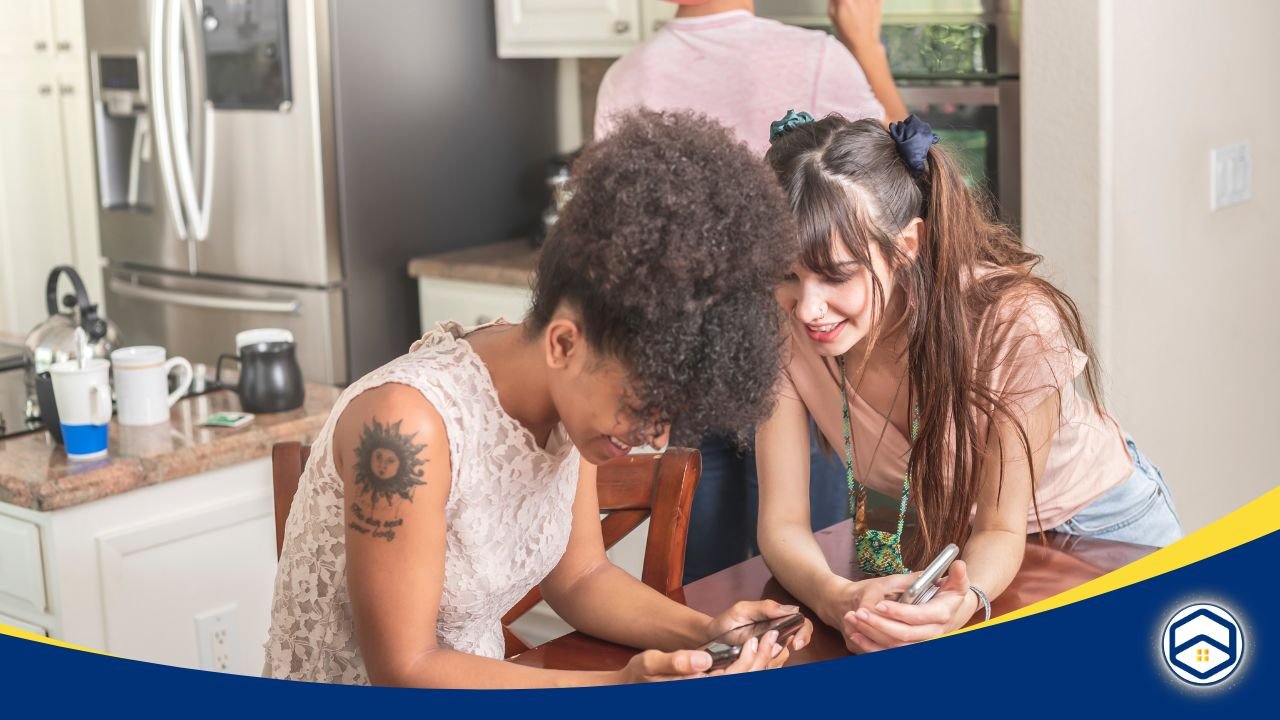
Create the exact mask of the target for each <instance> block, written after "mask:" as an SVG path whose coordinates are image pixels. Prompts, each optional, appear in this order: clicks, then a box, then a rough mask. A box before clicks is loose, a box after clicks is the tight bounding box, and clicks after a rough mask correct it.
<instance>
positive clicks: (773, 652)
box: [770, 645, 782, 657]
mask: <svg viewBox="0 0 1280 720" xmlns="http://www.w3.org/2000/svg"><path fill="white" fill-rule="evenodd" d="M770 653H771V655H772V656H773V657H778V656H779V655H781V654H782V646H781V645H774V646H773V650H771V651H770Z"/></svg>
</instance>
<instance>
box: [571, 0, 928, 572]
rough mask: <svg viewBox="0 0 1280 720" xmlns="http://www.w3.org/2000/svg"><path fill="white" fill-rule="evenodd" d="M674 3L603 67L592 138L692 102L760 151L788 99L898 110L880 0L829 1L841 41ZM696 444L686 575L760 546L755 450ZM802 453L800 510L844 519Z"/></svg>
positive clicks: (818, 454) (887, 118)
mask: <svg viewBox="0 0 1280 720" xmlns="http://www.w3.org/2000/svg"><path fill="white" fill-rule="evenodd" d="M672 1H673V2H676V4H678V5H680V8H679V10H678V11H677V12H676V17H675V19H674V20H672V21H671V22H670V23H668V24H667V25H666V26H665V27H664V28H663V29H662V30H661V31H660V32H658V33H657V34H656V35H655V36H654V37H652V38H650V39H649V40H648V41H647V42H645V43H643V44H641V45H640V46H639V47H637V48H635V49H634V50H632V51H631V52H629V53H627V54H626V55H624V56H623V57H622V58H620V59H619V60H618V61H617V62H616V63H614V64H613V65H612V66H611V67H610V68H609V70H608V72H607V73H606V74H605V76H604V79H603V81H602V82H601V85H600V91H599V94H598V96H597V99H596V114H595V128H594V130H595V138H596V139H597V140H598V139H600V138H603V137H605V136H607V135H609V134H610V133H611V132H612V131H613V129H614V123H615V119H616V118H618V117H620V116H621V114H622V113H624V112H625V111H627V110H629V109H634V108H636V107H645V108H649V109H653V110H693V111H695V112H699V113H703V114H705V115H707V116H709V117H711V118H713V119H715V120H718V121H719V122H721V123H723V124H724V125H725V126H727V127H728V128H730V129H731V130H733V131H734V132H735V133H736V135H737V137H738V138H739V139H740V140H742V141H743V142H745V143H746V144H747V146H748V147H749V148H750V149H751V150H752V152H754V153H755V154H756V155H758V156H761V157H763V155H764V153H765V150H767V149H768V147H769V124H770V122H771V121H773V120H775V119H777V118H778V117H780V116H781V115H782V113H784V112H786V111H787V110H788V109H791V108H808V109H810V111H811V112H813V113H814V114H815V116H817V117H823V116H825V115H827V114H830V113H838V114H840V115H842V116H844V117H845V118H848V119H850V120H856V119H859V118H866V117H872V118H877V119H879V120H881V121H882V122H885V123H888V122H892V121H895V120H900V119H902V118H904V117H906V115H907V110H906V106H905V105H904V104H903V102H902V98H901V97H900V96H899V94H898V91H897V88H896V87H895V86H894V83H893V77H892V75H891V74H890V72H889V63H888V60H887V59H886V55H885V50H884V46H883V45H882V44H881V42H880V16H881V0H831V2H830V5H829V7H828V14H829V15H830V17H831V21H832V25H833V27H834V28H835V30H836V32H837V34H838V36H839V39H837V38H836V37H832V36H831V35H830V34H828V33H825V32H822V31H819V30H809V29H805V28H799V27H794V26H790V25H785V24H783V23H780V22H778V21H776V20H769V19H765V18H759V17H756V15H755V3H754V2H753V0H672ZM817 436H818V433H816V432H814V433H811V437H814V438H816V437H817ZM699 450H700V451H701V453H702V478H701V481H700V482H699V484H698V490H697V494H696V495H695V497H694V503H693V511H692V515H691V518H690V526H689V541H688V550H687V554H686V557H685V573H684V580H685V582H686V583H687V582H692V581H694V580H697V579H698V578H701V577H704V576H706V575H709V574H711V573H713V572H716V571H718V570H721V569H723V568H725V567H728V566H730V565H733V564H735V563H738V562H741V561H742V560H745V559H746V558H748V557H750V556H751V555H754V554H756V553H757V552H758V551H757V549H756V543H755V522H756V508H757V498H758V489H757V488H758V486H757V482H756V474H755V458H754V457H753V456H752V455H751V454H750V453H747V454H745V455H744V454H743V452H741V451H740V450H739V449H738V448H737V447H735V446H733V445H732V444H730V443H729V442H727V441H726V440H725V439H724V438H722V437H721V436H719V435H718V434H716V433H712V434H709V435H708V436H707V437H705V438H704V439H703V441H702V444H701V446H700V448H699ZM810 455H811V457H810V463H809V466H810V482H809V488H810V504H811V506H812V511H811V513H810V518H811V521H812V524H813V528H814V529H815V530H818V529H821V528H824V527H827V526H829V525H833V524H835V523H837V522H840V521H841V520H843V519H844V518H845V499H844V497H845V491H846V490H845V479H844V469H843V467H842V466H841V465H840V463H839V462H838V461H837V460H836V459H835V458H834V456H830V455H828V454H827V453H825V452H823V451H821V450H819V449H818V445H817V444H816V442H815V443H814V444H813V445H812V447H811V448H810Z"/></svg>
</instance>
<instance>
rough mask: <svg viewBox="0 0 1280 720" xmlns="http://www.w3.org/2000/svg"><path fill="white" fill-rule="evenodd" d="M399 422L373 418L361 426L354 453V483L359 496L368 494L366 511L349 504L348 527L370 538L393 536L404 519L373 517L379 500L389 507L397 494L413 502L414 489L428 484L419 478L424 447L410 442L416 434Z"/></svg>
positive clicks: (423, 462)
mask: <svg viewBox="0 0 1280 720" xmlns="http://www.w3.org/2000/svg"><path fill="white" fill-rule="evenodd" d="M401 422H402V421H400V420H397V421H395V422H394V423H389V424H386V425H384V424H382V423H380V422H378V419H377V418H373V419H372V422H370V423H369V424H367V425H365V426H364V432H363V433H362V434H361V435H360V445H359V446H358V447H356V452H355V455H356V464H355V484H356V488H357V489H358V490H359V492H360V495H362V496H363V495H368V496H369V508H368V512H365V510H364V509H363V508H361V507H360V506H359V505H358V504H356V503H352V504H351V510H352V513H353V515H354V517H355V521H354V522H352V523H351V524H350V527H351V529H352V530H355V531H356V532H359V533H360V534H362V535H365V534H372V535H373V537H379V538H385V539H386V540H387V542H390V541H391V540H394V539H395V536H396V533H395V528H397V527H399V526H400V525H401V524H402V523H403V522H404V521H403V520H401V519H399V518H395V519H391V520H380V519H377V518H375V517H373V511H374V510H376V509H377V507H378V500H379V499H382V500H385V501H386V504H387V508H388V509H390V508H391V507H392V501H393V500H394V499H395V498H397V497H399V498H401V499H403V500H405V501H407V502H413V490H414V488H416V487H417V486H419V485H426V484H427V483H426V481H425V480H423V479H422V476H423V470H422V466H423V465H425V464H426V463H427V461H426V460H423V459H422V458H420V457H418V456H419V454H420V453H421V452H422V451H423V450H425V449H426V447H427V446H426V444H425V443H415V442H414V441H413V439H414V438H415V437H417V433H412V434H408V435H406V434H405V433H404V432H403V431H401V429H400V424H401ZM397 514H398V513H397Z"/></svg>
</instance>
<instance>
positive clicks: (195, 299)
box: [109, 278, 302, 315]
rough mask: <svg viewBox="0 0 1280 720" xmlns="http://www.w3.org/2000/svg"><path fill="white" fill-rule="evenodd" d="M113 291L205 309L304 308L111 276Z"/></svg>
mask: <svg viewBox="0 0 1280 720" xmlns="http://www.w3.org/2000/svg"><path fill="white" fill-rule="evenodd" d="M109 286H110V288H111V292H114V293H116V294H118V295H120V296H122V297H127V298H133V299H136V300H151V301H153V302H162V303H171V304H173V305H185V306H187V307H195V308H204V309H206V310H229V311H232V312H251V313H271V314H274V315H297V314H299V312H298V311H299V310H301V309H302V303H301V302H299V301H298V300H250V299H247V298H235V297H227V296H225V295H208V294H205V293H190V292H183V291H179V290H166V289H164V288H154V287H147V286H146V285H135V284H133V283H129V282H125V281H124V280H121V279H120V278H111V282H110V283H109Z"/></svg>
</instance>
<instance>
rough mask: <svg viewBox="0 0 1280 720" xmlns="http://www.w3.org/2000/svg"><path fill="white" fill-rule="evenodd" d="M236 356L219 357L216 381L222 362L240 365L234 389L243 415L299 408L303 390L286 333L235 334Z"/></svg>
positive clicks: (293, 352) (292, 345)
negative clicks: (229, 361) (238, 378)
mask: <svg viewBox="0 0 1280 720" xmlns="http://www.w3.org/2000/svg"><path fill="white" fill-rule="evenodd" d="M236 349H237V351H238V354H236V355H232V354H230V353H223V354H222V355H220V356H218V365H217V368H216V371H215V373H214V379H215V382H217V383H218V384H219V385H222V384H223V383H222V362H223V361H224V360H232V361H235V362H238V363H239V364H240V380H239V382H237V383H236V386H235V387H234V388H233V389H234V390H235V391H236V394H237V395H239V396H240V406H241V407H242V408H244V410H245V412H251V413H275V412H284V411H286V410H294V409H297V408H299V407H302V402H303V400H305V399H306V387H305V384H304V382H303V380H302V367H301V366H299V365H298V358H297V354H296V350H295V346H294V343H293V334H292V333H290V332H289V331H288V330H277V329H273V328H264V329H260V330H248V331H246V332H242V333H239V334H238V335H236Z"/></svg>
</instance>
